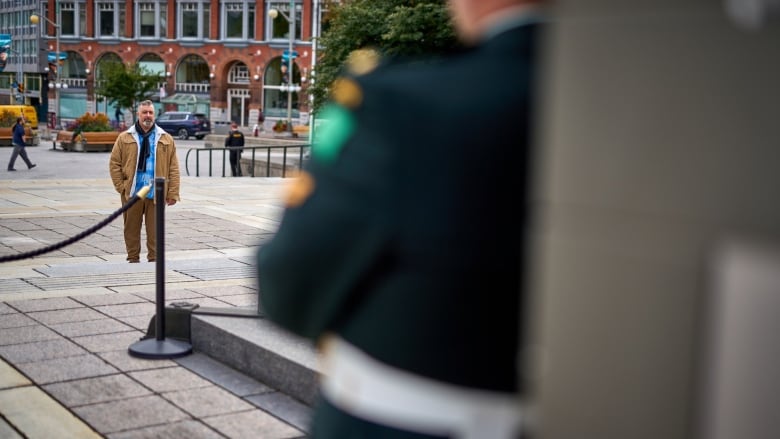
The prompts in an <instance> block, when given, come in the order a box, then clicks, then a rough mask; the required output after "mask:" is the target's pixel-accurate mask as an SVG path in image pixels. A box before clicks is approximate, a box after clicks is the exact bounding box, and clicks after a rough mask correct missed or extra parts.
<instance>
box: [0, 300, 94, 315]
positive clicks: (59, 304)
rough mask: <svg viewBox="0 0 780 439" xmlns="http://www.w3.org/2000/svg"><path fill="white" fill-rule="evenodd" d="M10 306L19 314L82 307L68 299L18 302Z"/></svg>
mask: <svg viewBox="0 0 780 439" xmlns="http://www.w3.org/2000/svg"><path fill="white" fill-rule="evenodd" d="M11 306H13V308H15V309H17V310H19V311H21V312H35V311H48V310H55V309H68V308H82V307H83V306H84V305H82V304H80V303H78V302H76V301H75V300H73V299H71V298H69V297H54V298H51V299H35V300H18V301H14V302H13V303H11Z"/></svg>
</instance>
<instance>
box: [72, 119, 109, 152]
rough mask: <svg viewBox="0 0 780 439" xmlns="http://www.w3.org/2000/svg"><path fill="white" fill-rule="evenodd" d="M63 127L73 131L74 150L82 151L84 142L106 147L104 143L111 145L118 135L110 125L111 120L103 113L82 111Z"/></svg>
mask: <svg viewBox="0 0 780 439" xmlns="http://www.w3.org/2000/svg"><path fill="white" fill-rule="evenodd" d="M65 129H66V130H67V131H70V132H72V133H73V134H72V136H71V142H72V143H73V147H74V149H75V150H76V151H83V150H84V143H90V144H94V145H93V146H95V147H100V148H102V149H106V147H105V145H104V144H110V145H113V143H114V141H115V140H116V137H117V136H118V135H119V133H118V132H116V131H115V130H114V127H112V126H111V121H110V119H109V118H108V116H107V115H106V114H105V113H84V115H83V116H81V117H79V118H78V119H76V120H75V121H73V122H72V123H70V124H68V125H67V127H66V128H65ZM96 133H102V134H96Z"/></svg>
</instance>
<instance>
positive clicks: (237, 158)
mask: <svg viewBox="0 0 780 439" xmlns="http://www.w3.org/2000/svg"><path fill="white" fill-rule="evenodd" d="M230 172H231V173H232V175H233V177H241V151H238V150H233V149H231V150H230Z"/></svg>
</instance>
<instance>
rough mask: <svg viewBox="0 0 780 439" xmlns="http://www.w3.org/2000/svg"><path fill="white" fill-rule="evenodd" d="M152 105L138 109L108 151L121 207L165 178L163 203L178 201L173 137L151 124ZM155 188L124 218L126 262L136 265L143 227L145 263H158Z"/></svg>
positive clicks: (139, 106) (177, 172) (152, 121)
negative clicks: (138, 193)
mask: <svg viewBox="0 0 780 439" xmlns="http://www.w3.org/2000/svg"><path fill="white" fill-rule="evenodd" d="M154 118H155V112H154V104H153V103H152V101H143V102H141V103H140V104H139V105H138V121H137V122H136V123H134V124H133V125H132V126H131V127H130V128H129V129H128V130H127V131H124V132H123V133H121V134H120V135H119V137H117V139H116V142H115V143H114V147H113V149H112V150H111V158H110V159H109V164H108V170H109V173H110V175H111V181H112V182H113V183H114V189H116V191H117V192H119V194H120V197H121V200H122V205H124V204H125V203H127V201H128V200H130V199H131V198H132V197H133V196H134V195H135V193H136V192H138V191H139V190H140V189H141V188H143V187H145V186H149V185H152V186H154V179H155V178H157V177H162V178H165V190H164V193H165V203H166V204H167V205H168V206H172V205H174V204H176V202H177V201H179V184H180V176H179V159H178V157H177V155H176V145H175V143H174V141H173V137H172V136H171V135H170V134H168V133H166V132H165V131H164V130H163V129H162V128H160V127H158V126H157V125H155V123H154ZM154 194H155V191H154V187H152V190H150V191H149V193H148V194H147V196H146V197H144V198H143V199H142V200H139V201H138V202H136V203H135V204H133V206H132V207H131V208H129V209H128V210H126V211H125V212H124V214H123V219H124V232H125V247H126V248H127V260H128V261H129V262H139V261H140V253H141V224H142V223H143V222H145V223H146V248H147V259H148V260H149V262H153V261H155V260H156V259H157V253H156V252H157V242H156V239H155V238H156V232H155V208H154V203H155V200H154Z"/></svg>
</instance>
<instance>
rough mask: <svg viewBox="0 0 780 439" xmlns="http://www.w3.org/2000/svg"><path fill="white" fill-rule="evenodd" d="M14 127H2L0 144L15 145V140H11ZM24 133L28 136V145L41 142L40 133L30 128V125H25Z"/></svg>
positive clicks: (0, 128) (0, 129)
mask: <svg viewBox="0 0 780 439" xmlns="http://www.w3.org/2000/svg"><path fill="white" fill-rule="evenodd" d="M12 129H13V127H0V145H2V146H13V142H11V140H12V139H13V134H12ZM24 135H25V136H27V140H26V142H27V146H35V145H38V143H39V142H40V139H39V138H38V133H37V132H36V131H33V130H32V129H30V127H25V129H24Z"/></svg>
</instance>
